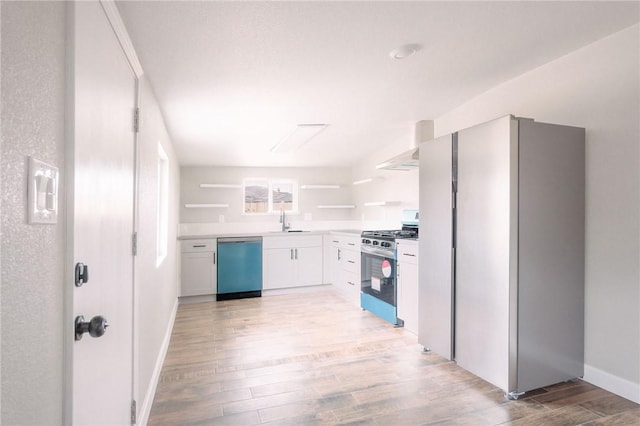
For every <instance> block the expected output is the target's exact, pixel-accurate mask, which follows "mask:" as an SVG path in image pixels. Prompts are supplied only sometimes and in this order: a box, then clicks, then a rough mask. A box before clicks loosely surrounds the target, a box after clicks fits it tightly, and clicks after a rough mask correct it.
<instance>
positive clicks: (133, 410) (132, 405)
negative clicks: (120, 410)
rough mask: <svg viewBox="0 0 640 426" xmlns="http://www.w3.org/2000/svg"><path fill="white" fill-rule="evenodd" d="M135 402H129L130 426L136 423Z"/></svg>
mask: <svg viewBox="0 0 640 426" xmlns="http://www.w3.org/2000/svg"><path fill="white" fill-rule="evenodd" d="M136 411H137V410H136V401H135V399H134V400H133V401H131V424H132V425H135V424H136V422H137V421H138V419H137V418H136V417H137V414H136Z"/></svg>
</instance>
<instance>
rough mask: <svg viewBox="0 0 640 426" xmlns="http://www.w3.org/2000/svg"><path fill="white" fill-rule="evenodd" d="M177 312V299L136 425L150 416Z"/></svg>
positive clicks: (142, 422)
mask: <svg viewBox="0 0 640 426" xmlns="http://www.w3.org/2000/svg"><path fill="white" fill-rule="evenodd" d="M177 312H178V299H177V298H176V302H175V303H174V304H173V310H172V311H171V317H170V318H169V324H168V326H167V330H166V331H165V333H164V339H163V340H162V346H160V352H159V353H158V358H156V365H155V367H154V368H153V373H152V374H151V381H150V383H149V388H148V389H147V393H146V395H145V397H144V402H143V403H142V406H141V407H140V411H139V412H138V421H137V422H136V425H142V426H146V425H147V423H148V422H149V414H151V406H152V405H153V398H154V397H155V395H156V388H157V387H158V380H160V372H161V371H162V365H163V364H164V358H165V356H166V355H167V350H168V349H169V342H170V341H171V332H172V331H173V324H174V323H175V321H176V313H177Z"/></svg>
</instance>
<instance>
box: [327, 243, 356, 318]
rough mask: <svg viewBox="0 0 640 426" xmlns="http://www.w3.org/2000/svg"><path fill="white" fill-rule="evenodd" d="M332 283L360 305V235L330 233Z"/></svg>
mask: <svg viewBox="0 0 640 426" xmlns="http://www.w3.org/2000/svg"><path fill="white" fill-rule="evenodd" d="M329 243H330V244H331V250H330V253H331V258H330V259H329V263H330V273H331V284H333V286H334V287H335V288H336V290H338V291H339V292H340V293H342V295H343V296H344V297H345V298H346V299H348V300H349V301H350V302H352V303H353V304H355V305H356V306H358V307H359V306H360V284H361V282H360V281H361V278H360V277H361V271H360V236H359V235H358V236H346V235H334V234H331V235H330V240H329Z"/></svg>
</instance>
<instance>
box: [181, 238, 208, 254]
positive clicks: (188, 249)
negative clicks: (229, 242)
mask: <svg viewBox="0 0 640 426" xmlns="http://www.w3.org/2000/svg"><path fill="white" fill-rule="evenodd" d="M213 251H216V240H212V239H208V240H185V241H182V253H197V252H213Z"/></svg>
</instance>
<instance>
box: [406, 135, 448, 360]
mask: <svg viewBox="0 0 640 426" xmlns="http://www.w3.org/2000/svg"><path fill="white" fill-rule="evenodd" d="M453 148H454V137H453V136H452V135H445V136H441V137H439V138H437V139H433V140H430V141H425V142H424V143H422V144H420V171H419V173H420V235H421V236H424V238H420V243H419V245H420V253H419V259H420V265H421V267H420V281H419V283H420V284H419V286H420V294H419V299H418V305H419V312H418V321H419V323H420V326H419V327H418V328H419V330H418V343H420V344H421V345H422V346H424V347H425V348H430V349H431V350H432V351H433V352H435V353H437V354H438V355H441V356H443V357H445V358H447V359H453V338H452V336H453V315H454V310H453V276H452V274H453V259H454V258H453V244H452V243H453V240H452V236H453V234H452V232H453V215H454V210H453V208H452V206H453V203H454V199H453V194H452V191H451V185H452V181H453V177H454V176H453V159H452V152H453ZM401 318H402V317H401Z"/></svg>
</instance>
